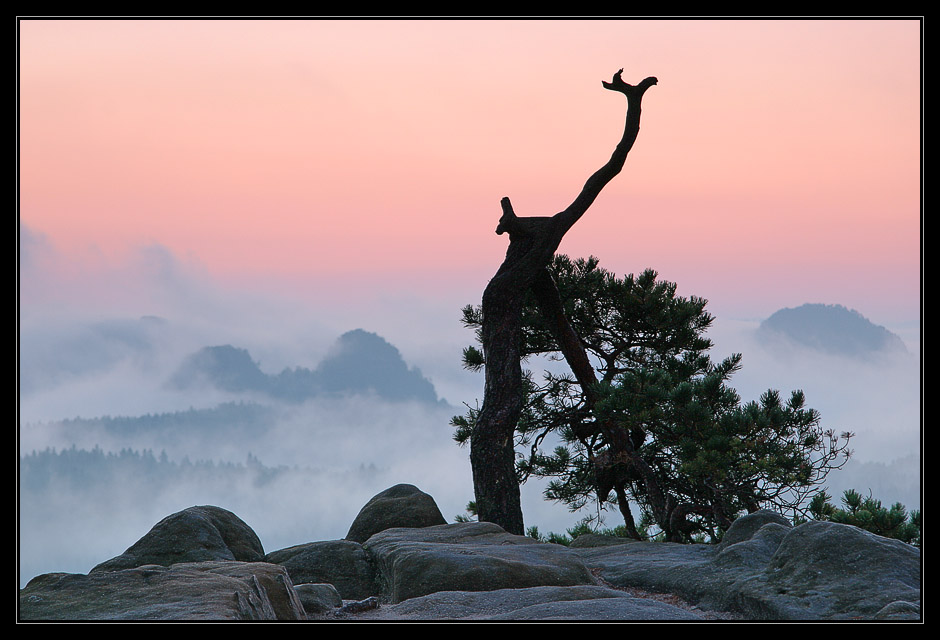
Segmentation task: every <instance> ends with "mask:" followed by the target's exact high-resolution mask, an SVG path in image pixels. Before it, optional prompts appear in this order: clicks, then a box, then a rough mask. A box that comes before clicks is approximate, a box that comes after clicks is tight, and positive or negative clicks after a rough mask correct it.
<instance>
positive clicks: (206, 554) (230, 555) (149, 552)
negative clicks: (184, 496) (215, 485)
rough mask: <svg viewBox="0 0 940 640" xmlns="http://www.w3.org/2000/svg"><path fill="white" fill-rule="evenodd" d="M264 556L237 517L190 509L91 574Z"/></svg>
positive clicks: (209, 508) (157, 526)
mask: <svg viewBox="0 0 940 640" xmlns="http://www.w3.org/2000/svg"><path fill="white" fill-rule="evenodd" d="M263 556H264V548H263V547H262V546H261V541H260V540H259V539H258V536H257V535H255V532H254V531H252V530H251V527H249V526H248V525H247V524H245V523H244V522H243V521H242V520H241V519H240V518H239V517H238V516H236V515H235V514H234V513H232V512H231V511H226V510H225V509H222V508H219V507H213V506H201V507H190V508H188V509H184V510H183V511H179V512H177V513H174V514H172V515H169V516H167V517H166V518H164V519H163V520H161V521H160V522H158V523H157V524H155V525H154V526H153V528H152V529H151V530H150V531H149V532H148V533H147V534H145V535H144V536H143V537H142V538H141V539H140V540H138V541H137V542H135V543H134V544H133V545H132V546H131V547H129V548H128V549H127V551H125V552H124V553H122V554H121V555H119V556H117V557H115V558H112V559H110V560H106V561H105V562H102V563H101V564H99V565H98V566H96V567H95V568H93V569H92V572H97V571H116V570H119V569H129V568H132V567H139V566H142V565H147V564H157V565H162V566H170V565H172V564H176V563H179V562H205V561H211V560H239V561H243V562H257V561H259V560H261V558H262V557H263Z"/></svg>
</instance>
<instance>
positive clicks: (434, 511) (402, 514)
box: [345, 484, 447, 543]
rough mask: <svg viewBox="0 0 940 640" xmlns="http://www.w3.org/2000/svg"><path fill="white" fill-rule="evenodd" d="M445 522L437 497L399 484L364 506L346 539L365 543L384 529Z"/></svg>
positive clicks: (433, 524)
mask: <svg viewBox="0 0 940 640" xmlns="http://www.w3.org/2000/svg"><path fill="white" fill-rule="evenodd" d="M446 522H447V521H446V520H445V519H444V516H443V515H442V514H441V510H440V509H439V508H438V506H437V503H435V502H434V498H432V497H431V496H429V495H428V494H426V493H424V492H423V491H421V490H420V489H418V488H417V487H415V486H414V485H410V484H397V485H395V486H394V487H390V488H388V489H386V490H385V491H383V492H381V493H379V494H377V495H376V496H374V497H373V498H372V499H371V500H369V501H368V502H367V503H366V504H365V506H364V507H362V509H361V510H360V511H359V515H357V516H356V519H355V520H353V523H352V525H351V526H350V527H349V532H348V533H347V534H346V538H345V539H346V540H352V541H353V542H359V543H362V542H365V541H366V540H368V539H369V538H370V537H371V536H372V535H374V534H376V533H378V532H379V531H384V530H385V529H392V528H396V527H431V526H435V525H440V524H445V523H446Z"/></svg>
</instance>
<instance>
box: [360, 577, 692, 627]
mask: <svg viewBox="0 0 940 640" xmlns="http://www.w3.org/2000/svg"><path fill="white" fill-rule="evenodd" d="M360 618H361V619H364V620H369V619H386V620H702V619H704V617H703V615H702V614H697V613H694V612H692V611H690V610H688V609H683V608H680V607H677V606H674V605H671V604H667V603H665V602H659V601H656V600H648V599H644V598H637V597H634V596H632V595H630V594H627V593H625V592H623V591H617V590H615V589H610V588H607V587H601V586H596V585H578V586H571V587H529V588H525V589H498V590H494V591H477V592H474V591H439V592H436V593H432V594H429V595H426V596H421V597H417V598H411V599H410V600H405V601H404V602H401V603H399V604H395V605H386V606H383V607H382V608H381V609H380V610H378V611H376V612H373V613H369V614H366V615H363V616H360Z"/></svg>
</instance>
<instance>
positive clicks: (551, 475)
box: [451, 255, 851, 541]
mask: <svg viewBox="0 0 940 640" xmlns="http://www.w3.org/2000/svg"><path fill="white" fill-rule="evenodd" d="M550 271H551V273H552V276H553V278H554V280H555V282H556V285H557V287H558V290H559V294H560V296H561V300H562V304H563V306H564V310H565V314H566V316H567V318H568V320H569V322H570V324H571V325H572V327H573V328H574V330H575V332H576V333H577V334H578V335H579V336H580V338H581V341H582V343H583V345H584V348H585V350H586V352H587V354H588V356H589V358H590V360H591V362H592V366H593V368H594V371H595V373H596V378H597V384H596V385H594V386H592V387H591V388H589V389H585V388H582V387H581V385H580V384H579V383H578V382H577V381H576V380H575V379H574V377H573V376H572V375H571V374H570V373H568V372H565V371H561V372H559V371H560V369H561V368H560V367H558V366H557V365H556V366H549V367H547V369H548V370H546V371H545V373H544V374H543V375H542V376H541V381H538V380H537V379H536V377H535V376H534V375H533V374H532V372H531V371H526V372H525V380H524V388H525V403H524V409H523V413H522V417H521V419H520V420H519V423H518V425H517V427H516V445H517V454H518V459H517V474H518V477H519V480H520V481H521V482H524V481H526V480H527V479H528V478H530V477H533V476H535V477H540V478H546V479H548V484H547V488H546V489H545V496H546V498H547V499H549V500H554V501H558V502H560V503H563V504H565V505H566V506H567V507H568V508H569V509H570V510H571V511H573V512H576V511H580V510H582V509H587V508H592V509H593V510H594V511H595V512H596V513H598V514H600V513H601V512H602V511H605V510H608V509H610V508H612V507H615V506H617V507H619V509H620V512H621V514H628V513H629V507H630V505H631V504H633V505H635V506H636V507H638V509H639V511H640V514H641V517H640V524H639V525H636V524H635V523H633V522H632V516H629V517H628V516H627V515H624V517H625V521H624V525H625V527H626V530H627V531H628V532H629V533H630V535H631V536H633V537H635V538H646V539H649V538H652V537H655V536H656V535H662V536H665V538H666V539H669V540H682V541H692V540H694V539H702V537H703V536H705V537H707V538H710V539H712V540H717V539H718V538H719V537H720V535H721V532H722V529H723V528H726V527H727V526H729V525H730V522H731V521H732V520H733V519H734V517H735V516H736V515H738V514H740V513H742V512H745V511H748V512H749V511H754V510H756V509H758V508H762V507H768V508H775V509H777V510H778V511H787V512H789V511H794V512H797V513H803V512H805V511H806V509H807V502H808V500H809V498H811V496H812V494H813V493H814V492H815V491H817V490H818V486H819V485H820V483H821V482H822V480H823V479H824V478H825V476H826V474H827V473H828V472H829V471H830V470H832V469H834V468H838V467H839V466H841V465H842V464H844V461H845V459H846V458H847V457H848V454H849V452H848V449H847V442H848V439H849V438H850V437H851V434H849V433H843V434H841V436H836V435H835V433H834V432H833V431H831V430H823V429H822V428H821V427H820V416H819V414H818V412H816V411H815V410H813V409H809V408H806V407H805V398H804V396H803V393H802V392H801V391H794V392H793V393H792V394H791V395H790V397H789V398H787V399H786V400H784V399H783V398H782V397H781V396H780V394H779V392H777V391H775V390H768V391H767V392H766V393H764V394H763V395H762V396H761V397H760V399H759V400H758V401H751V402H747V403H742V401H741V398H740V397H739V396H738V394H737V393H736V392H735V390H734V389H733V388H731V387H730V386H729V381H730V378H731V377H732V375H734V374H735V373H736V372H738V371H739V370H740V368H741V360H742V357H741V355H740V354H733V355H731V356H729V357H727V358H725V359H724V360H722V361H720V362H717V363H716V362H712V360H711V358H710V356H709V354H708V350H709V349H710V348H711V346H712V343H711V341H710V340H709V339H708V338H707V337H706V336H705V333H706V332H707V330H708V328H709V327H710V326H711V325H712V322H713V320H714V318H713V317H712V316H711V314H709V313H708V312H707V311H706V310H705V306H706V301H705V300H704V299H702V298H697V297H694V296H692V297H688V298H685V297H682V296H678V295H677V294H676V285H675V284H674V283H671V282H666V281H662V280H659V279H658V275H657V273H656V272H655V271H652V270H646V271H644V272H643V273H641V274H640V275H639V276H633V275H632V274H631V275H628V276H626V277H624V278H617V277H616V276H614V275H613V274H611V273H610V272H608V271H606V270H604V269H602V268H600V267H599V266H598V261H597V259H596V258H593V257H592V258H588V259H586V260H585V259H579V260H571V259H570V258H568V257H567V256H563V255H559V256H556V257H555V259H554V261H553V263H552V264H551V266H550ZM523 320H524V330H523V334H522V337H521V339H522V344H521V353H522V354H524V356H525V357H526V358H529V359H531V358H533V357H545V358H547V359H548V360H549V361H551V360H562V359H563V358H562V356H561V353H560V348H559V346H558V345H557V344H556V342H555V338H554V337H553V333H552V330H551V327H550V326H549V325H547V324H546V321H545V319H544V318H543V317H542V315H541V313H540V311H539V309H538V306H537V305H536V303H535V300H534V296H531V295H530V296H529V298H528V299H527V300H526V304H525V305H524V309H523ZM463 323H464V325H465V326H467V327H468V328H471V329H473V330H475V331H476V335H477V338H478V341H479V336H480V330H481V326H482V314H481V311H480V309H479V308H474V307H470V306H468V307H465V308H464V309H463ZM549 364H550V362H549ZM464 366H465V367H467V368H468V369H471V370H479V369H480V368H481V367H483V366H485V358H484V354H483V353H482V352H481V351H480V349H478V348H477V347H468V348H467V349H466V350H465V351H464ZM478 413H479V408H471V407H469V406H468V411H467V413H466V414H465V415H463V416H456V417H454V418H453V420H452V422H451V424H452V426H453V427H454V428H455V433H454V437H455V439H456V440H457V441H458V442H466V441H467V439H468V438H469V436H470V433H471V432H472V429H473V425H474V423H475V420H476V417H477V415H478ZM618 494H619V495H620V498H618V497H617V495H618ZM621 502H622V503H623V504H621ZM601 521H602V517H600V515H598V516H596V517H594V525H595V526H596V525H598V524H600V522H601Z"/></svg>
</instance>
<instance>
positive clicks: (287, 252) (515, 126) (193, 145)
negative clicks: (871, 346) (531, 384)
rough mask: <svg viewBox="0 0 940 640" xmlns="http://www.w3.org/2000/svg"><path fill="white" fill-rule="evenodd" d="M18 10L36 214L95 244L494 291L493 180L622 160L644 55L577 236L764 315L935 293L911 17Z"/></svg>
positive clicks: (63, 233)
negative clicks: (206, 15) (62, 16)
mask: <svg viewBox="0 0 940 640" xmlns="http://www.w3.org/2000/svg"><path fill="white" fill-rule="evenodd" d="M19 27H20V42H19V55H20V77H19V82H20V84H19V107H20V172H21V173H20V189H21V191H20V211H19V215H20V221H21V223H22V224H23V225H24V226H25V227H28V228H29V229H30V230H31V231H33V232H36V233H40V234H43V235H44V236H45V237H46V238H48V240H49V241H50V242H51V243H52V244H53V245H54V246H55V247H56V248H57V249H58V250H59V251H61V252H63V253H64V254H65V255H68V256H70V257H71V259H72V260H75V261H82V260H84V259H85V258H84V257H83V256H85V255H86V253H87V252H88V251H89V248H90V247H94V248H95V251H96V252H98V254H99V255H103V256H105V257H109V256H110V257H111V258H112V259H114V260H120V256H121V255H123V254H124V252H127V251H129V250H132V249H133V248H135V247H140V246H147V245H150V244H159V245H162V246H164V247H166V248H167V249H169V250H170V251H171V252H173V253H174V254H177V255H180V256H188V257H192V258H193V259H195V260H197V261H198V262H199V263H201V264H202V265H204V267H205V269H206V271H207V272H208V273H209V274H211V275H212V276H213V277H217V278H219V279H221V280H227V281H238V280H263V279H265V278H281V279H284V280H290V281H304V280H311V281H316V280H318V279H330V278H333V277H340V278H342V279H343V280H344V281H347V282H350V283H355V282H356V281H357V278H359V277H360V276H362V277H369V278H375V277H376V275H375V274H376V273H377V272H380V273H381V274H382V277H385V278H388V279H389V280H390V281H392V282H395V281H396V280H400V279H401V278H402V277H403V276H402V274H404V275H405V276H407V275H414V274H420V273H422V272H433V274H434V277H433V278H429V279H421V278H418V280H417V282H422V283H425V284H424V285H423V286H431V285H429V284H427V283H429V282H432V281H433V282H434V283H436V284H434V286H440V287H447V286H448V283H449V282H450V283H451V284H453V283H455V282H456V281H457V280H458V279H459V281H460V282H461V284H462V286H465V287H466V288H467V290H475V291H478V292H480V293H481V292H482V287H483V285H485V283H486V280H487V279H488V278H489V277H490V276H491V275H492V274H493V273H495V270H496V268H497V267H498V266H499V263H500V261H501V260H502V257H503V255H504V252H505V248H506V242H507V240H506V238H505V236H496V235H495V234H494V233H493V231H494V229H495V226H496V221H497V219H498V217H499V214H500V208H499V200H500V198H501V197H503V196H509V197H510V198H511V199H512V201H513V204H514V206H515V209H516V212H517V213H518V214H520V215H550V214H553V213H555V212H557V211H559V210H561V209H563V208H564V207H566V206H567V205H568V204H569V203H570V202H571V200H572V199H573V198H574V197H575V196H576V195H577V193H578V191H579V190H580V187H581V185H582V184H583V182H584V180H585V179H586V178H587V177H588V176H589V175H590V174H591V173H592V172H593V171H594V170H596V169H597V168H598V167H600V165H601V164H603V163H604V162H605V161H606V159H607V158H608V157H609V155H610V152H611V151H612V150H613V147H614V145H615V144H616V142H617V140H618V139H619V136H620V132H621V127H622V124H623V115H624V113H623V110H624V102H623V100H622V96H619V95H616V94H613V93H611V92H608V91H604V90H603V88H602V87H601V81H602V80H609V79H610V77H611V76H612V75H613V73H614V72H615V71H617V69H618V68H620V67H624V69H625V71H624V79H625V80H626V81H628V82H634V83H635V82H638V81H640V80H641V79H643V78H644V77H646V76H650V75H655V76H657V77H658V78H659V84H658V86H656V87H654V88H653V89H651V90H650V91H649V92H648V94H647V96H646V98H645V100H644V111H643V121H642V125H641V132H640V135H639V138H638V141H637V143H636V146H635V148H634V149H633V151H632V152H631V155H630V157H629V158H628V159H627V163H626V166H625V168H624V171H623V173H622V174H621V175H620V176H618V177H617V178H616V179H615V180H614V181H613V182H612V183H611V184H610V185H608V187H607V188H606V189H605V191H604V192H603V193H602V194H601V196H600V198H599V199H598V201H597V202H596V203H595V204H594V206H593V207H592V208H591V209H590V210H589V211H588V214H587V215H586V216H585V217H584V219H583V220H581V221H580V222H579V223H578V225H576V226H575V228H574V229H573V230H572V231H571V232H570V233H569V235H568V236H567V237H566V239H565V242H564V243H563V245H562V247H561V250H562V251H564V252H566V253H569V254H571V255H586V254H594V255H597V256H599V257H600V258H601V263H602V265H604V266H606V267H607V268H609V269H611V270H613V271H616V272H618V273H628V272H638V271H640V270H642V269H644V268H646V267H653V268H655V269H657V270H659V271H660V273H661V274H662V275H663V276H664V277H666V278H668V279H672V280H675V281H676V282H678V283H679V285H680V290H681V291H683V292H684V293H685V294H695V295H700V296H702V297H705V298H709V299H710V300H722V299H725V300H734V301H735V302H736V303H737V302H740V301H741V300H750V299H753V300H754V302H753V305H752V309H753V313H754V314H764V315H766V314H767V313H769V312H772V311H773V310H775V309H776V308H779V307H781V306H794V305H798V304H801V303H804V302H830V303H839V304H844V305H846V306H850V307H853V308H858V309H859V310H860V311H862V312H863V313H866V315H873V316H876V317H879V318H880V317H882V316H885V315H887V316H890V317H891V318H893V319H896V320H900V319H911V320H912V319H915V318H916V316H917V313H918V310H919V300H920V262H921V256H920V248H921V164H920V163H921V142H922V132H921V118H922V111H921V109H922V96H921V80H922V78H921V55H922V54H921V46H922V43H921V27H922V25H921V22H920V21H918V20H835V21H833V20H808V21H795V20H758V21H737V20H730V21H718V20H714V21H713V20H689V21H645V20H636V21H631V20H606V21H554V20H544V21H460V20H454V21H381V20H380V21H325V20H296V21H291V20H288V21H264V20H262V21H240V20H207V21H187V20H165V21H159V20H140V21H107V20H106V21H86V20H62V21H46V20H24V21H21V22H20V23H19ZM399 284H401V283H399ZM427 294H428V295H435V294H434V292H433V291H428V292H427ZM772 294H773V295H772ZM467 302H473V300H467ZM738 308H740V309H742V310H743V309H746V308H748V304H747V303H741V304H738ZM874 309H877V310H878V313H875V311H874ZM878 314H881V315H880V316H879V315H878Z"/></svg>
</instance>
